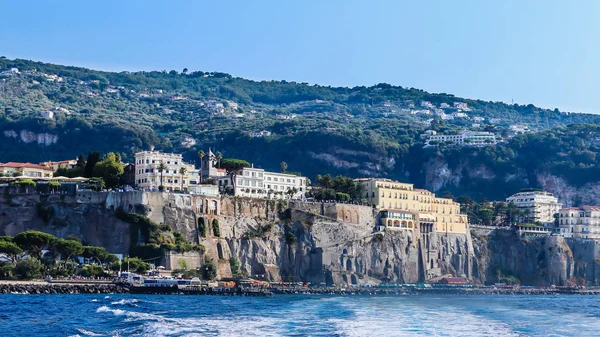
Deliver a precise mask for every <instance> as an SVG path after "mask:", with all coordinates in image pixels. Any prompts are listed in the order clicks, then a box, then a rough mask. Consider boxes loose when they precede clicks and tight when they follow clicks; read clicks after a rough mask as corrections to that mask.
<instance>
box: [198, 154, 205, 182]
mask: <svg viewBox="0 0 600 337" xmlns="http://www.w3.org/2000/svg"><path fill="white" fill-rule="evenodd" d="M204 156H205V154H204V151H203V150H200V151H198V157H200V184H202V175H203V173H202V159H203V158H204Z"/></svg>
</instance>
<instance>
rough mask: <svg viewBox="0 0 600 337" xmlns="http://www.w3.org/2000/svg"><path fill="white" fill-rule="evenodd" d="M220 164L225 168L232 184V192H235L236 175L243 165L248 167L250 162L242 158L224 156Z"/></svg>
mask: <svg viewBox="0 0 600 337" xmlns="http://www.w3.org/2000/svg"><path fill="white" fill-rule="evenodd" d="M221 165H222V166H223V168H224V169H225V170H227V174H228V175H229V178H230V179H231V184H232V185H233V193H235V186H236V183H237V182H236V180H237V179H236V178H237V175H238V173H239V172H240V171H241V170H242V169H243V168H244V167H250V163H249V162H247V161H245V160H242V159H234V158H226V159H223V161H222V162H221Z"/></svg>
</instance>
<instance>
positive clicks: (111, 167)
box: [93, 152, 125, 188]
mask: <svg viewBox="0 0 600 337" xmlns="http://www.w3.org/2000/svg"><path fill="white" fill-rule="evenodd" d="M120 157H121V156H120V155H118V154H115V153H114V152H110V153H108V154H107V155H106V157H104V160H102V161H101V162H99V163H97V164H96V166H94V171H93V176H94V177H100V178H102V179H104V183H105V184H106V187H107V188H113V187H115V186H118V185H119V182H120V177H121V175H123V172H125V170H124V169H123V164H121V158H120Z"/></svg>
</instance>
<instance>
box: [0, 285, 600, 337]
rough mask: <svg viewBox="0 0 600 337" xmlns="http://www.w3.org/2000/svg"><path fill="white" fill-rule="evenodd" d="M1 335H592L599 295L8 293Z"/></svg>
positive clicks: (0, 298)
mask: <svg viewBox="0 0 600 337" xmlns="http://www.w3.org/2000/svg"><path fill="white" fill-rule="evenodd" d="M0 336H2V337H6V336H36V337H42V336H82V337H83V336H600V297H595V296H584V295H552V296H538V295H534V296H528V295H516V296H515V295H512V296H511V295H467V296H459V295H444V296H434V295H408V296H401V295H397V296H387V295H386V296H382V295H377V296H369V295H346V296H341V295H335V296H334V295H328V296H327V295H274V296H272V297H263V298H258V297H240V296H231V297H229V296H190V295H187V296H186V295H27V294H23V295H20V294H14V295H0Z"/></svg>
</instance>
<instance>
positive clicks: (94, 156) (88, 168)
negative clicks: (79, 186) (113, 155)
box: [85, 151, 102, 178]
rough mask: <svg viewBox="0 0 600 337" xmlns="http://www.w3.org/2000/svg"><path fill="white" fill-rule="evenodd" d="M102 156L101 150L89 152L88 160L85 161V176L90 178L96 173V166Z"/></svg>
mask: <svg viewBox="0 0 600 337" xmlns="http://www.w3.org/2000/svg"><path fill="white" fill-rule="evenodd" d="M101 158H102V156H101V155H100V152H97V151H96V152H90V153H88V157H87V162H86V163H85V176H86V177H88V178H90V177H93V175H94V167H95V166H96V164H97V163H98V162H99V161H100V159H101Z"/></svg>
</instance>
